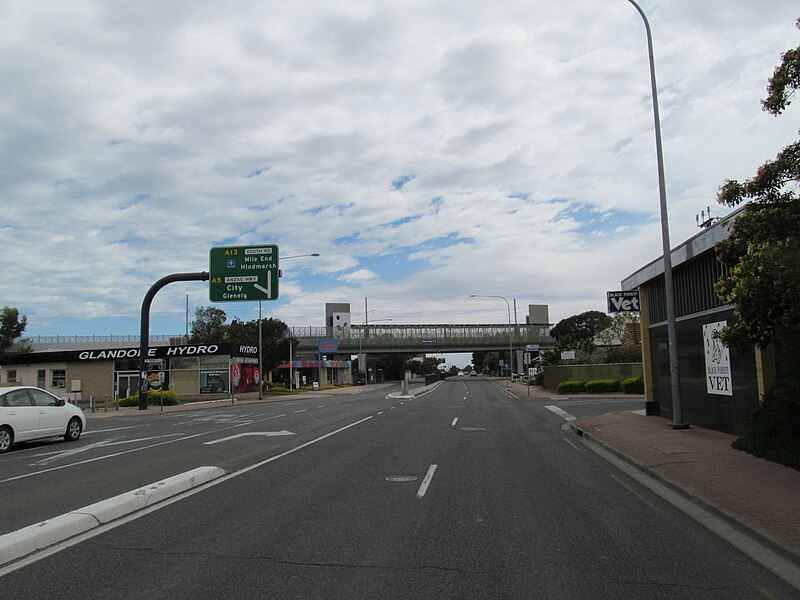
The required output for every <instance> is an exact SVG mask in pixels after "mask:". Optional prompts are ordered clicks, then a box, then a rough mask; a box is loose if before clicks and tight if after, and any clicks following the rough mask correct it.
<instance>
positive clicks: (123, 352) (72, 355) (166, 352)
mask: <svg viewBox="0 0 800 600" xmlns="http://www.w3.org/2000/svg"><path fill="white" fill-rule="evenodd" d="M220 354H222V355H227V356H232V357H236V356H249V357H252V356H258V347H257V346H249V345H244V344H228V343H226V344H197V345H187V346H155V347H154V348H148V349H147V356H146V357H145V359H147V360H150V359H154V358H173V357H179V356H211V355H220ZM138 358H139V348H103V349H97V350H53V351H45V352H28V353H25V352H12V353H9V354H0V365H25V364H42V363H55V362H62V363H63V362H66V363H70V362H84V361H92V360H137V359H138Z"/></svg>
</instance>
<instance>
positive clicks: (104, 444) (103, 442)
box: [29, 433, 185, 467]
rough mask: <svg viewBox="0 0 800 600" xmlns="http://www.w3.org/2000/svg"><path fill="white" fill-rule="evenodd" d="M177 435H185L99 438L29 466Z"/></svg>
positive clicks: (168, 434)
mask: <svg viewBox="0 0 800 600" xmlns="http://www.w3.org/2000/svg"><path fill="white" fill-rule="evenodd" d="M178 435H185V434H183V433H167V434H164V435H152V436H148V437H144V438H137V439H131V440H125V439H123V440H120V441H117V440H118V438H110V439H108V440H101V441H99V442H95V443H94V444H89V445H88V446H81V447H79V448H71V449H69V450H63V451H61V452H58V453H56V454H51V453H48V454H51V455H50V457H49V458H44V459H42V460H39V461H36V462H35V463H30V465H29V466H31V467H42V466H44V465H47V464H50V463H51V462H55V461H57V460H58V459H60V458H68V457H70V456H75V455H76V454H81V453H82V452H86V451H88V450H95V449H97V448H107V447H109V446H120V445H122V444H135V443H137V442H147V441H150V440H160V439H163V438H169V437H175V436H178Z"/></svg>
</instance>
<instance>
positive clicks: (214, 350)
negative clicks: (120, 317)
mask: <svg viewBox="0 0 800 600" xmlns="http://www.w3.org/2000/svg"><path fill="white" fill-rule="evenodd" d="M242 347H243V348H245V346H242ZM219 350H220V349H219V346H218V345H216V344H211V345H208V346H167V347H158V348H148V350H147V358H164V357H166V356H201V355H208V354H219ZM109 358H116V359H119V358H139V348H120V349H119V350H85V351H83V352H79V353H78V360H108V359H109Z"/></svg>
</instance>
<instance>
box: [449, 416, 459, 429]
mask: <svg viewBox="0 0 800 600" xmlns="http://www.w3.org/2000/svg"><path fill="white" fill-rule="evenodd" d="M456 423H458V417H456V418H455V419H453V422H452V423H450V427H455V426H456Z"/></svg>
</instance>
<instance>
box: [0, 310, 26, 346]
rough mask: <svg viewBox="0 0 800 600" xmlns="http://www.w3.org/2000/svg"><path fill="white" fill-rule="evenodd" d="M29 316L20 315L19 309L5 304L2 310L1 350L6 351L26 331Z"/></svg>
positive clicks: (0, 313) (0, 328)
mask: <svg viewBox="0 0 800 600" xmlns="http://www.w3.org/2000/svg"><path fill="white" fill-rule="evenodd" d="M27 325H28V318H27V317H26V316H25V315H22V318H20V316H19V310H18V309H16V308H13V307H11V306H4V307H3V310H2V312H0V352H5V351H6V350H7V349H8V347H9V346H11V344H13V343H14V340H16V339H17V338H18V337H20V336H21V335H22V333H23V332H24V331H25V327H26V326H27Z"/></svg>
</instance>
